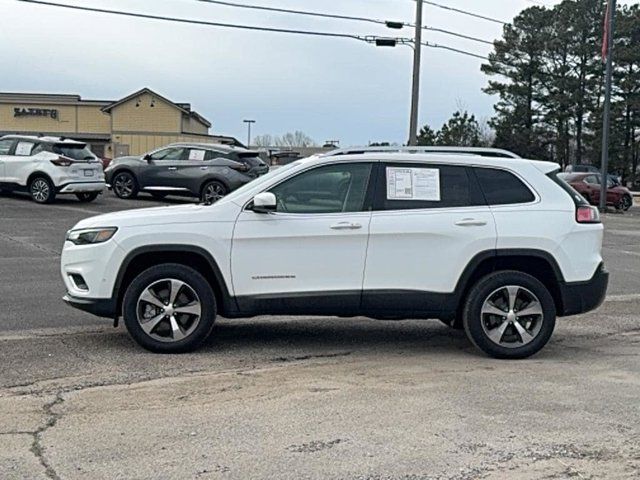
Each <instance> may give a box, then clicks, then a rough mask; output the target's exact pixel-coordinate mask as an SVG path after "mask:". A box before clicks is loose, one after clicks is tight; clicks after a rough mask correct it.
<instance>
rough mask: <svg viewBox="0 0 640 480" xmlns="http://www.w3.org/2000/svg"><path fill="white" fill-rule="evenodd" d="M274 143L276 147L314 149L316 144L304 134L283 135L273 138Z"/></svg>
mask: <svg viewBox="0 0 640 480" xmlns="http://www.w3.org/2000/svg"><path fill="white" fill-rule="evenodd" d="M274 143H275V145H276V146H278V147H315V146H317V144H316V142H315V141H314V140H313V139H312V138H311V137H309V136H308V135H307V134H305V133H304V132H301V131H299V130H296V131H295V132H293V133H291V132H289V133H285V134H284V135H282V136H281V137H275V138H274Z"/></svg>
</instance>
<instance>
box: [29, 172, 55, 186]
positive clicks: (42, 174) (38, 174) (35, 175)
mask: <svg viewBox="0 0 640 480" xmlns="http://www.w3.org/2000/svg"><path fill="white" fill-rule="evenodd" d="M38 177H44V178H46V179H47V180H48V181H49V182H50V183H51V185H52V186H53V188H54V189H55V188H56V184H55V183H54V181H53V179H52V178H51V175H49V174H48V173H45V172H43V171H42V170H36V171H35V172H31V174H30V175H29V176H28V177H27V184H26V185H25V186H26V187H27V188H29V187H30V186H31V182H33V180H35V179H36V178H38Z"/></svg>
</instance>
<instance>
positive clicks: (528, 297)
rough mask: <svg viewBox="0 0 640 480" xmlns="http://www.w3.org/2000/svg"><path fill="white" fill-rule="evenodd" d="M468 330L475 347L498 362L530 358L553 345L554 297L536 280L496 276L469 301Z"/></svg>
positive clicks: (475, 290) (524, 276)
mask: <svg viewBox="0 0 640 480" xmlns="http://www.w3.org/2000/svg"><path fill="white" fill-rule="evenodd" d="M463 323H464V329H465V332H466V333H467V336H468V337H469V339H470V340H471V341H472V342H473V344H474V345H475V346H476V347H478V348H479V349H480V350H482V351H483V352H485V353H486V354H488V355H490V356H492V357H495V358H526V357H529V356H531V355H533V354H534V353H536V352H538V351H539V350H540V349H541V348H542V347H544V346H545V344H546V343H547V342H548V341H549V338H550V337H551V334H552V333H553V329H554V327H555V323H556V309H555V303H554V301H553V297H552V296H551V294H550V293H549V291H548V290H547V288H546V287H545V286H544V285H543V284H542V283H541V282H540V281H539V280H538V279H536V278H534V277H532V276H531V275H527V274H526V273H522V272H517V271H502V272H496V273H492V274H490V275H487V276H485V277H483V278H482V279H480V280H479V281H478V283H476V284H475V285H474V286H473V287H472V289H471V291H470V292H469V295H468V297H467V300H466V304H465V306H464V313H463Z"/></svg>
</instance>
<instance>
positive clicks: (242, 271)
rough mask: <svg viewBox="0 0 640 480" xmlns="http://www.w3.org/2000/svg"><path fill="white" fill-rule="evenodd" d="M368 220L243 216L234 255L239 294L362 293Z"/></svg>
mask: <svg viewBox="0 0 640 480" xmlns="http://www.w3.org/2000/svg"><path fill="white" fill-rule="evenodd" d="M370 219H371V214H370V213H368V212H357V213H338V214H320V215H299V214H283V213H276V214H269V215H265V214H257V213H254V212H251V211H244V212H242V213H241V214H240V216H239V217H238V221H237V223H236V228H235V232H234V236H233V250H232V255H231V266H232V273H233V285H234V290H235V292H236V295H238V296H240V295H261V294H273V293H289V292H290V293H300V292H330V291H337V292H339V291H345V290H351V291H353V290H360V289H361V288H362V277H363V272H364V262H365V255H366V250H367V236H368V231H369V221H370ZM343 224H344V226H345V227H347V226H348V225H359V226H360V228H357V229H349V228H344V229H343V228H340V227H341V226H342V225H343ZM332 227H334V228H332ZM336 228H337V229H336Z"/></svg>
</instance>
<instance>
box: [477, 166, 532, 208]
mask: <svg viewBox="0 0 640 480" xmlns="http://www.w3.org/2000/svg"><path fill="white" fill-rule="evenodd" d="M474 171H475V174H476V177H477V178H478V182H479V184H480V188H482V192H483V193H484V196H485V198H486V199H487V204H489V205H513V204H516V203H530V202H533V201H534V200H535V198H536V197H535V195H534V194H533V192H532V191H531V190H530V189H529V187H527V186H526V185H525V184H524V182H522V180H520V179H519V178H518V177H516V176H515V175H514V174H513V173H511V172H507V171H506V170H499V169H497V168H474Z"/></svg>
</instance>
